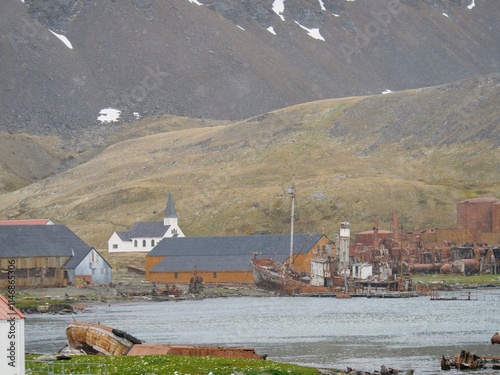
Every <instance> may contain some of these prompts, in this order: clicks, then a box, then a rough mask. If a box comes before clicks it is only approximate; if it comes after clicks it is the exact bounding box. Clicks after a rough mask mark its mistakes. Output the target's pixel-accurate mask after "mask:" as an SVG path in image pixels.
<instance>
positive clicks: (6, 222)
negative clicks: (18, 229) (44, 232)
mask: <svg viewBox="0 0 500 375" xmlns="http://www.w3.org/2000/svg"><path fill="white" fill-rule="evenodd" d="M49 222H51V220H50V219H28V220H0V225H47V223H49Z"/></svg>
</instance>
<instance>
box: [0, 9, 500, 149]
mask: <svg viewBox="0 0 500 375" xmlns="http://www.w3.org/2000/svg"><path fill="white" fill-rule="evenodd" d="M196 3H200V4H202V5H197V4H196ZM278 3H279V2H268V1H262V0H259V1H251V2H250V1H234V0H225V1H214V0H210V1H205V2H203V1H201V2H193V1H188V0H182V1H181V0H179V1H176V2H164V1H160V0H148V1H130V2H119V1H106V2H94V1H86V0H80V1H76V0H67V1H64V2H60V1H56V0H38V1H33V0H26V1H25V3H22V2H21V1H19V0H8V1H4V2H2V3H1V4H0V30H2V38H1V39H0V51H1V53H0V66H2V71H3V74H2V75H1V76H0V87H5V88H6V90H2V94H1V96H0V111H1V112H2V114H3V116H1V117H0V131H4V132H11V133H27V134H32V135H39V136H44V135H47V134H51V135H57V136H59V137H64V138H65V139H66V142H67V143H71V142H72V141H74V140H75V139H78V138H81V137H84V138H87V139H89V140H91V139H93V138H97V139H99V138H105V137H106V136H107V135H108V134H109V132H113V131H114V130H115V129H116V128H117V127H119V126H120V123H114V122H107V123H103V122H100V121H98V120H97V118H98V116H99V114H100V111H101V110H102V109H105V108H109V107H117V109H118V110H120V111H121V117H120V120H121V121H122V122H125V123H126V122H130V121H134V120H135V119H136V117H137V116H141V117H151V116H157V115H177V116H187V117H195V118H210V119H218V120H233V121H234V120H238V119H245V118H248V117H251V116H256V115H259V114H262V113H266V112H268V111H271V110H275V109H279V108H284V107H287V106H290V105H295V104H299V103H304V102H310V101H315V100H322V99H329V98H335V97H337V98H341V97H347V96H359V95H373V94H376V93H380V92H382V91H385V90H392V91H398V90H406V89H412V88H418V87H426V86H435V85H440V84H445V83H449V82H454V81H458V80H461V79H465V78H471V77H479V76H482V75H486V74H490V73H494V72H498V71H500V65H499V63H498V61H500V56H499V51H500V48H499V47H500V46H499V43H500V42H499V40H498V38H496V35H499V34H500V26H499V25H498V22H497V20H496V14H498V13H499V11H500V5H499V3H498V2H482V3H480V4H477V5H475V6H474V7H473V8H472V9H469V7H470V6H471V4H472V2H470V1H463V0H460V1H458V0H457V1H451V0H450V1H437V0H432V1H424V0H404V1H395V0H388V1H385V2H378V1H377V2H373V1H367V0H356V1H343V0H323V1H318V2H314V1H313V2H311V1H305V0H293V1H286V2H284V5H283V10H282V11H281V10H279V11H278V10H276V9H274V10H273V5H276V4H278ZM270 27H272V30H271V31H272V32H271V31H270V30H269V28H270ZM316 29H317V31H316ZM49 30H51V31H53V32H55V33H58V34H60V35H64V36H65V37H67V38H68V40H69V41H70V42H71V44H72V46H73V49H69V48H68V47H67V46H65V44H64V43H63V42H62V41H61V40H59V39H58V38H57V37H56V36H55V35H54V34H52V33H51V31H49ZM317 34H319V35H321V36H322V38H323V39H324V40H321V39H317ZM135 114H137V115H135ZM89 134H90V135H89Z"/></svg>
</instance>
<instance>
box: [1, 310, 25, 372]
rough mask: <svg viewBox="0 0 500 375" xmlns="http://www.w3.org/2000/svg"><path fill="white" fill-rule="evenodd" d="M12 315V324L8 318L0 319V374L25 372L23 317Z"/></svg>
mask: <svg viewBox="0 0 500 375" xmlns="http://www.w3.org/2000/svg"><path fill="white" fill-rule="evenodd" d="M13 316H15V317H16V320H15V323H14V324H13V325H11V322H10V321H8V320H0V353H1V357H0V374H2V375H14V374H16V375H21V374H22V375H24V373H25V371H24V359H25V357H24V346H25V342H24V319H20V318H19V317H18V316H17V315H13ZM12 335H14V336H15V337H13V336H12ZM9 336H10V337H9ZM12 344H14V345H12ZM11 354H13V357H11ZM9 363H10V364H13V365H14V367H12V366H10V365H9Z"/></svg>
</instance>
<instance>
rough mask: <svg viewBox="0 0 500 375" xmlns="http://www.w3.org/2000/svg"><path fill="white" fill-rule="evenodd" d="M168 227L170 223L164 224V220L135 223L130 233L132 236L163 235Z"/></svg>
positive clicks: (148, 236) (151, 236)
mask: <svg viewBox="0 0 500 375" xmlns="http://www.w3.org/2000/svg"><path fill="white" fill-rule="evenodd" d="M168 228H170V225H163V222H149V223H135V224H134V225H133V226H132V228H130V231H129V232H128V234H129V237H130V238H155V237H163V235H164V234H165V233H166V232H167V230H168ZM120 238H121V236H120Z"/></svg>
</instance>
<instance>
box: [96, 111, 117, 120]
mask: <svg viewBox="0 0 500 375" xmlns="http://www.w3.org/2000/svg"><path fill="white" fill-rule="evenodd" d="M121 113H122V112H121V111H119V110H118V109H114V108H104V109H101V112H99V114H100V116H99V117H97V120H98V121H100V122H116V121H118V119H119V118H120V115H121Z"/></svg>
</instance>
